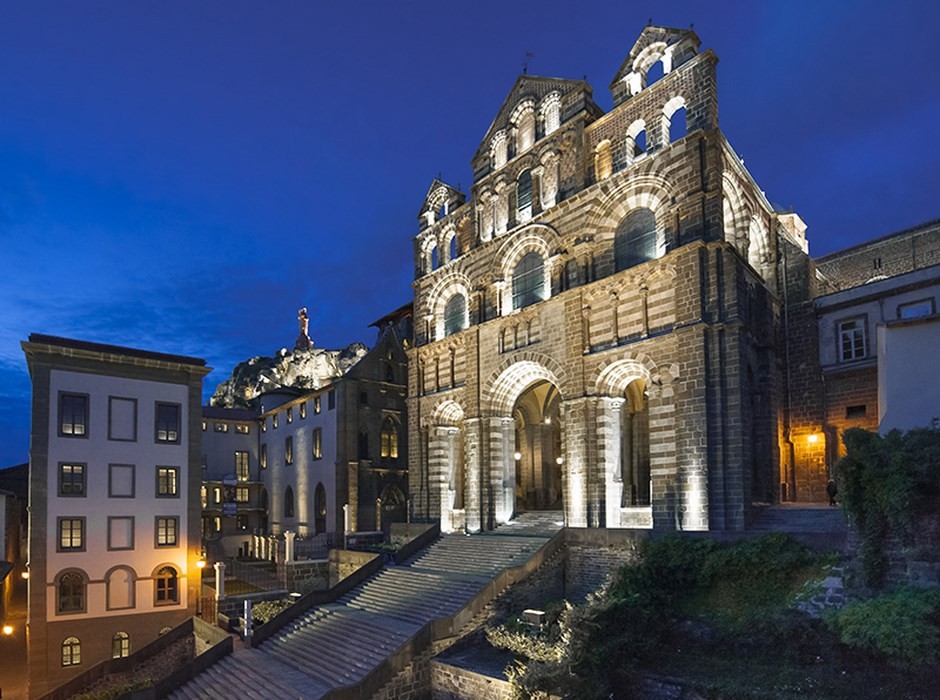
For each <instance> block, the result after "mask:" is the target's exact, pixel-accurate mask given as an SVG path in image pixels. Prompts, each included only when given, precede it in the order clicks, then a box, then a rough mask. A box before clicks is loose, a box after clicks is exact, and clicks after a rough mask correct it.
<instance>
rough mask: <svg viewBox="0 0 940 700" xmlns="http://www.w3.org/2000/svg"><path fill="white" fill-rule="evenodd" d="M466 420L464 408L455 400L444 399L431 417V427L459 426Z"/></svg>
mask: <svg viewBox="0 0 940 700" xmlns="http://www.w3.org/2000/svg"><path fill="white" fill-rule="evenodd" d="M463 418H464V410H463V406H461V405H460V404H459V403H457V402H456V401H454V400H453V399H444V400H443V401H441V402H440V403H439V404H437V406H435V407H434V408H433V409H432V411H431V413H430V415H429V417H428V419H427V420H428V424H429V425H450V426H455V425H459V424H460V421H462V420H463Z"/></svg>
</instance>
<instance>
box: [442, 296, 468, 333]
mask: <svg viewBox="0 0 940 700" xmlns="http://www.w3.org/2000/svg"><path fill="white" fill-rule="evenodd" d="M466 326H467V300H466V299H465V298H464V296H463V294H455V295H454V296H452V297H451V298H450V299H448V300H447V303H446V304H445V305H444V335H445V336H447V335H453V334H454V333H457V332H459V331H462V330H463V329H464V328H466Z"/></svg>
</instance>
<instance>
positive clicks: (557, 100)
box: [539, 90, 561, 136]
mask: <svg viewBox="0 0 940 700" xmlns="http://www.w3.org/2000/svg"><path fill="white" fill-rule="evenodd" d="M539 111H540V113H541V115H542V122H543V123H544V125H545V126H544V131H545V135H546V136H548V135H549V134H551V133H552V132H554V131H557V130H558V127H560V126H561V93H560V92H558V91H557V90H554V91H553V92H550V93H548V94H547V95H545V97H543V98H542V102H541V103H540V104H539Z"/></svg>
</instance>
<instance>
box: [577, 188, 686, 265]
mask: <svg viewBox="0 0 940 700" xmlns="http://www.w3.org/2000/svg"><path fill="white" fill-rule="evenodd" d="M600 186H601V188H602V196H601V197H598V199H597V201H596V202H595V203H594V204H593V206H592V208H591V211H590V212H589V213H588V215H587V217H586V226H585V228H586V230H588V231H593V232H594V233H595V236H596V237H597V238H598V240H600V241H603V242H606V243H607V244H609V245H611V246H612V245H613V243H614V238H615V236H616V233H617V229H618V227H619V226H620V224H621V222H623V220H624V219H626V217H627V216H628V215H629V214H630V213H631V212H633V211H635V210H637V209H649V210H650V211H652V212H653V216H654V218H655V220H656V245H655V254H654V258H660V257H662V256H663V255H665V254H666V252H667V249H668V241H667V240H666V225H667V222H668V219H669V217H668V212H669V206H670V205H669V203H670V202H671V200H672V191H671V188H670V187H669V185H668V184H667V183H666V181H665V180H664V179H663V178H662V177H659V176H657V175H642V176H638V177H635V178H630V179H629V180H628V181H625V182H623V183H622V184H620V185H617V186H615V187H613V188H612V189H610V190H608V191H606V192H605V191H604V183H601V185H600Z"/></svg>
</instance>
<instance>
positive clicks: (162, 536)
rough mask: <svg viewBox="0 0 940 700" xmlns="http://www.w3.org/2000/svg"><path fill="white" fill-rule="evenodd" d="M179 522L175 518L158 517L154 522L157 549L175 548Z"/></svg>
mask: <svg viewBox="0 0 940 700" xmlns="http://www.w3.org/2000/svg"><path fill="white" fill-rule="evenodd" d="M179 525H180V520H179V518H177V517H176V516H171V517H158V518H157V520H156V527H155V531H156V545H157V547H175V546H177V544H178V539H177V537H178V533H179Z"/></svg>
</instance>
